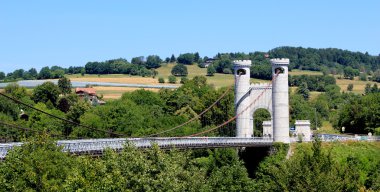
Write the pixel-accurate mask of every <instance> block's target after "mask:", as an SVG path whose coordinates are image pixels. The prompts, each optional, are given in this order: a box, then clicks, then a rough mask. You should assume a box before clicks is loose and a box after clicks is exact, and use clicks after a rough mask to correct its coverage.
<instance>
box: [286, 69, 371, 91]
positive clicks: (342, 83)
mask: <svg viewBox="0 0 380 192" xmlns="http://www.w3.org/2000/svg"><path fill="white" fill-rule="evenodd" d="M289 74H290V75H322V72H319V71H306V70H305V71H303V70H298V69H294V70H292V71H290V72H289ZM334 77H335V79H336V84H337V85H338V86H339V87H340V90H341V91H345V92H347V86H348V84H353V85H354V88H353V89H352V92H353V93H357V94H362V93H364V88H365V85H366V84H367V83H371V84H373V83H374V82H371V81H360V80H359V77H355V78H354V79H353V80H349V79H338V77H339V75H335V76H334ZM315 94H317V92H316V93H315Z"/></svg>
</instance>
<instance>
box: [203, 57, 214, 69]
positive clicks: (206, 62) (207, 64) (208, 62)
mask: <svg viewBox="0 0 380 192" xmlns="http://www.w3.org/2000/svg"><path fill="white" fill-rule="evenodd" d="M215 60H216V59H207V60H206V61H205V62H204V63H201V65H200V67H203V68H207V67H208V66H209V65H211V64H212V63H213V62H214V61H215Z"/></svg>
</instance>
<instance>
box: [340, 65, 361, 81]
mask: <svg viewBox="0 0 380 192" xmlns="http://www.w3.org/2000/svg"><path fill="white" fill-rule="evenodd" d="M358 75H359V70H357V69H353V68H352V67H351V66H348V67H345V68H344V77H345V78H347V79H351V80H352V79H354V77H355V76H358Z"/></svg>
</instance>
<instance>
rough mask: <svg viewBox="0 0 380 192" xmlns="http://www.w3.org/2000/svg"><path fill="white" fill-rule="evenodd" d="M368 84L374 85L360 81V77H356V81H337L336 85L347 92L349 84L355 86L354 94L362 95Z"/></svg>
mask: <svg viewBox="0 0 380 192" xmlns="http://www.w3.org/2000/svg"><path fill="white" fill-rule="evenodd" d="M367 83H371V84H373V83H374V82H371V81H360V80H359V78H358V77H355V79H354V80H349V79H336V84H337V85H338V86H339V87H340V90H341V91H345V92H347V86H348V84H353V85H354V88H353V89H352V92H353V93H358V94H362V93H364V89H365V85H366V84H367Z"/></svg>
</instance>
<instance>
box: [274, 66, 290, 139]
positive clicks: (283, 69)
mask: <svg viewBox="0 0 380 192" xmlns="http://www.w3.org/2000/svg"><path fill="white" fill-rule="evenodd" d="M270 62H271V63H272V76H273V77H275V78H274V81H273V83H272V102H273V104H272V110H273V117H272V119H273V137H274V141H276V142H283V143H289V142H290V138H289V87H288V65H289V59H271V60H270Z"/></svg>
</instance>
